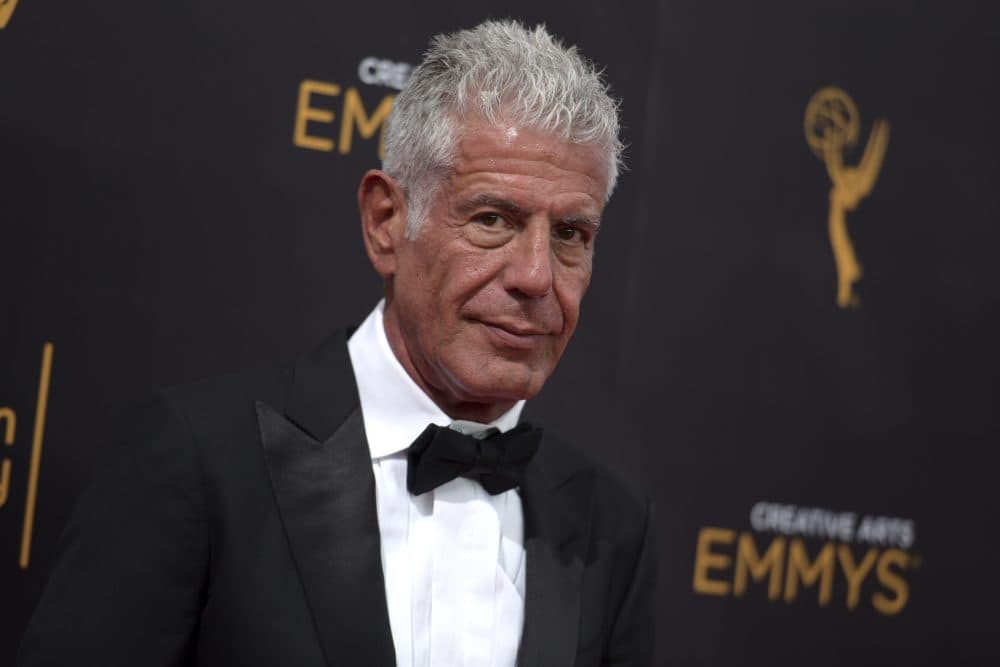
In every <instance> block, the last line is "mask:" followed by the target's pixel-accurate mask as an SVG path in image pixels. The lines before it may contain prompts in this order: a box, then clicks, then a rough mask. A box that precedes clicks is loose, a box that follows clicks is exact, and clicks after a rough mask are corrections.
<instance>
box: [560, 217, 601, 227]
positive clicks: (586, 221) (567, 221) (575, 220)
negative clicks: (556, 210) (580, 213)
mask: <svg viewBox="0 0 1000 667" xmlns="http://www.w3.org/2000/svg"><path fill="white" fill-rule="evenodd" d="M559 222H560V223H561V224H564V225H569V226H571V227H591V228H592V229H594V231H597V230H598V229H600V227H601V219H600V218H588V217H582V218H581V217H577V216H571V217H568V218H559Z"/></svg>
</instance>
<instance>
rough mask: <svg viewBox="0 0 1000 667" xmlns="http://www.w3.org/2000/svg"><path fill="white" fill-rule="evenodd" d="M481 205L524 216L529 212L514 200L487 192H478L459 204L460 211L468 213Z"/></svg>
mask: <svg viewBox="0 0 1000 667" xmlns="http://www.w3.org/2000/svg"><path fill="white" fill-rule="evenodd" d="M480 207H488V208H495V209H498V210H501V211H504V212H505V213H510V214H511V215H514V216H516V217H524V216H526V215H527V214H528V212H527V211H525V210H524V209H523V208H521V207H520V206H518V205H517V204H515V203H514V202H512V201H510V200H507V199H503V198H501V197H496V196H494V195H491V194H487V193H482V194H478V195H476V196H475V197H472V198H471V199H468V200H466V201H465V202H463V203H462V204H461V205H460V206H459V211H460V212H461V213H463V214H466V213H471V212H472V211H473V210H475V209H477V208H480Z"/></svg>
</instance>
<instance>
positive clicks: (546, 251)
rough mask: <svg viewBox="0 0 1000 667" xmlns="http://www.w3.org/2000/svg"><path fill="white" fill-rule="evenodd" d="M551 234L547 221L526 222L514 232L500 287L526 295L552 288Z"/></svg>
mask: <svg viewBox="0 0 1000 667" xmlns="http://www.w3.org/2000/svg"><path fill="white" fill-rule="evenodd" d="M551 244H552V234H551V232H550V230H549V225H548V223H547V222H546V223H544V224H528V225H526V226H525V228H524V229H523V230H522V231H521V233H520V234H518V236H517V238H516V240H515V242H514V245H513V247H511V249H510V251H511V256H510V258H509V259H508V262H507V266H506V267H505V270H504V287H505V288H506V289H507V290H508V291H512V292H520V293H521V294H523V295H524V296H527V297H530V298H538V297H542V296H545V295H546V294H548V293H549V292H550V291H551V290H552V278H553V276H552V261H553V260H552V245H551Z"/></svg>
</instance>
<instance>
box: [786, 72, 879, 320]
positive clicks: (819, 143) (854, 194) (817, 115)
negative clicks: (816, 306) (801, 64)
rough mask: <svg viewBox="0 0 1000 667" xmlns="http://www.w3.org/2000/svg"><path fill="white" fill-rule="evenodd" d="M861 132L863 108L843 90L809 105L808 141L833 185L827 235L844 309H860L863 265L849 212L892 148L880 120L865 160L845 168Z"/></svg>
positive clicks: (822, 94) (826, 92) (827, 91)
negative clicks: (858, 287)
mask: <svg viewBox="0 0 1000 667" xmlns="http://www.w3.org/2000/svg"><path fill="white" fill-rule="evenodd" d="M860 131H861V118H860V115H859V114H858V107H857V105H855V103H854V100H852V99H851V97H850V95H848V94H847V93H846V92H844V91H843V90H841V89H840V88H836V87H833V86H829V87H826V88H823V89H821V90H820V91H818V92H817V93H816V94H815V95H813V96H812V99H810V100H809V104H807V105H806V114H805V133H806V142H807V143H808V144H809V147H810V148H812V150H813V152H814V153H816V155H817V156H818V157H819V158H820V159H821V160H823V163H824V164H825V165H826V171H827V174H829V176H830V181H831V182H832V186H831V188H830V213H829V217H828V231H829V234H830V245H831V247H832V248H833V259H834V262H835V263H836V267H837V305H838V306H840V307H841V308H856V307H857V306H859V305H860V300H859V299H858V296H857V295H856V294H855V293H854V284H855V283H856V282H857V281H858V280H860V279H861V264H860V263H859V262H858V257H857V254H856V253H855V251H854V243H853V242H852V241H851V236H850V233H849V232H848V230H847V213H848V212H849V211H853V210H855V209H856V208H857V207H858V204H859V203H860V202H861V200H862V199H864V198H865V197H867V196H868V195H869V194H870V193H871V191H872V189H873V188H874V187H875V181H876V180H878V175H879V172H880V171H881V169H882V161H883V160H884V159H885V152H886V149H887V148H888V146H889V122H888V121H887V120H885V119H884V118H880V119H878V120H876V121H875V122H874V124H873V125H872V131H871V134H870V135H869V136H868V143H866V144H865V150H864V153H863V154H862V155H861V161H860V162H858V164H857V165H855V166H851V165H847V164H844V149H845V148H847V147H849V146H854V145H855V144H857V141H858V135H859V134H860Z"/></svg>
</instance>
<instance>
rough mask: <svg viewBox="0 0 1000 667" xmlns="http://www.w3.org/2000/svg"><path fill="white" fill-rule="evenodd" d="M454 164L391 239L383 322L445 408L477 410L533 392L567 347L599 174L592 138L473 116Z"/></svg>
mask: <svg viewBox="0 0 1000 667" xmlns="http://www.w3.org/2000/svg"><path fill="white" fill-rule="evenodd" d="M454 167H455V168H454V172H453V173H452V174H451V175H450V176H448V177H447V178H446V179H445V181H444V182H443V183H442V184H441V185H440V187H439V189H438V192H437V196H436V197H435V199H434V200H433V203H432V205H431V206H430V210H429V211H428V216H427V220H426V221H425V222H424V225H423V226H422V227H421V228H420V229H419V231H418V232H417V233H416V234H415V235H414V238H409V239H407V238H400V239H399V240H398V247H397V248H396V252H395V262H394V274H393V275H391V276H389V282H388V285H389V287H388V299H387V306H386V313H385V326H386V333H387V335H388V337H389V340H390V344H391V345H392V347H393V350H394V352H395V353H396V355H397V356H398V357H400V361H401V362H402V363H403V365H404V367H406V369H407V371H408V372H409V373H410V375H411V376H414V375H415V379H416V380H417V382H418V384H420V385H421V386H422V388H423V389H424V390H425V391H427V392H428V393H429V394H430V395H431V397H432V398H434V400H435V401H436V402H437V403H438V404H439V405H441V407H442V408H444V409H445V411H446V412H449V414H451V415H452V416H453V417H454V416H459V415H464V416H466V417H467V418H472V417H475V416H477V415H478V416H479V417H480V419H485V418H486V417H491V418H492V417H495V416H498V415H499V414H500V413H502V411H503V410H506V409H508V408H509V407H510V406H511V405H512V404H513V403H514V402H515V401H517V400H518V399H522V398H528V397H531V396H533V395H535V394H536V393H538V391H539V390H540V389H541V388H542V384H543V383H544V382H545V380H546V379H547V378H548V377H549V375H551V374H552V371H553V370H554V369H555V366H556V362H558V361H559V357H560V356H561V355H562V353H563V350H564V349H565V348H566V344H567V343H568V342H569V339H570V336H572V334H573V331H574V329H575V328H576V323H577V319H578V317H579V314H580V301H581V300H582V299H583V295H584V293H585V292H586V291H587V286H588V285H589V284H590V274H591V268H592V264H593V256H594V240H595V236H596V233H597V224H598V222H599V220H600V215H601V212H602V209H603V202H604V196H605V190H606V183H607V181H606V178H607V176H606V168H605V162H604V160H603V155H602V154H601V152H600V151H598V150H597V149H595V148H594V147H591V146H581V145H575V144H570V143H567V142H565V141H563V140H561V139H558V138H553V137H551V136H549V135H545V134H540V133H538V132H535V131H532V130H527V129H522V128H516V127H510V126H506V127H495V126H492V125H488V124H486V123H482V122H480V123H474V124H467V125H466V126H465V128H464V132H463V133H462V134H461V136H460V138H459V142H458V151H457V159H456V161H455V165H454ZM476 406H480V407H478V408H477V407H476ZM487 406H490V407H491V408H492V409H485V408H487Z"/></svg>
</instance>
